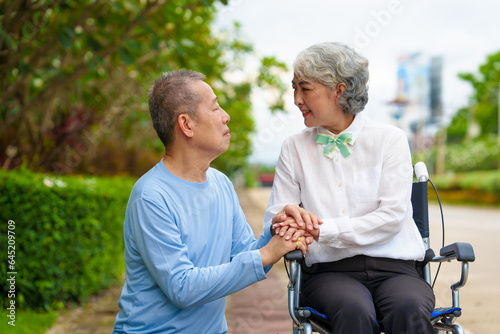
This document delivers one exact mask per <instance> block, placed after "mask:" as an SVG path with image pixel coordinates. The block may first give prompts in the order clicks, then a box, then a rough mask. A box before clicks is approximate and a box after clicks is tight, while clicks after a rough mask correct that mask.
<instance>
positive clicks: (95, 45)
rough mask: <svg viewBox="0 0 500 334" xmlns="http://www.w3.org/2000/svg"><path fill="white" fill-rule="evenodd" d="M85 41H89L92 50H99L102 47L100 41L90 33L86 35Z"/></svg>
mask: <svg viewBox="0 0 500 334" xmlns="http://www.w3.org/2000/svg"><path fill="white" fill-rule="evenodd" d="M87 42H88V43H89V46H90V48H91V49H92V51H96V52H97V51H99V50H101V49H102V46H101V43H99V41H97V40H96V39H95V38H94V37H93V36H92V35H88V36H87Z"/></svg>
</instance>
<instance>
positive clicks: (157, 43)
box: [151, 34, 160, 50]
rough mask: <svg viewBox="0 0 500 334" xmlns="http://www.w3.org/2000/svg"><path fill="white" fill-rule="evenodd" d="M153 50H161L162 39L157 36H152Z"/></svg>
mask: <svg viewBox="0 0 500 334" xmlns="http://www.w3.org/2000/svg"><path fill="white" fill-rule="evenodd" d="M151 49H153V50H159V49H160V39H159V38H158V36H157V35H156V34H152V35H151Z"/></svg>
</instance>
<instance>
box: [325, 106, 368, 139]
mask: <svg viewBox="0 0 500 334" xmlns="http://www.w3.org/2000/svg"><path fill="white" fill-rule="evenodd" d="M364 124H365V121H364V119H363V115H362V114H361V113H360V112H359V113H357V114H356V115H355V116H354V120H353V121H352V123H351V125H349V127H348V128H347V129H345V130H344V131H342V132H341V133H338V134H334V133H333V132H331V131H329V130H327V129H325V128H324V127H322V126H319V127H318V133H325V134H328V135H330V136H333V137H335V138H337V137H338V136H340V135H341V134H343V133H345V132H350V133H351V134H352V139H351V141H350V142H349V143H346V144H347V145H354V143H355V142H356V139H357V138H358V135H359V134H360V132H361V129H363V125H364Z"/></svg>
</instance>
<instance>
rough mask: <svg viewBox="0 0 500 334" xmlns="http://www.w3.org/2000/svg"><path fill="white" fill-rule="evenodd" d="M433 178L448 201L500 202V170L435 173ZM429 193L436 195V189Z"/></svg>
mask: <svg viewBox="0 0 500 334" xmlns="http://www.w3.org/2000/svg"><path fill="white" fill-rule="evenodd" d="M431 179H432V181H433V182H434V184H435V186H436V188H437V189H438V191H439V196H440V197H441V198H442V199H444V200H445V201H447V202H457V203H474V204H487V205H498V204H500V170H491V171H475V172H468V173H456V174H452V173H450V174H445V175H440V176H436V175H434V176H431ZM429 194H430V195H431V196H434V195H433V194H434V191H430V192H429Z"/></svg>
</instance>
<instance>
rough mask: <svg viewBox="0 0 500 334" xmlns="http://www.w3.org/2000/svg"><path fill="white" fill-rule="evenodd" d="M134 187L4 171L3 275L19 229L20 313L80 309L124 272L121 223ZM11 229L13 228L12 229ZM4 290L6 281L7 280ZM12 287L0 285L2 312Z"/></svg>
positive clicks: (0, 193)
mask: <svg viewBox="0 0 500 334" xmlns="http://www.w3.org/2000/svg"><path fill="white" fill-rule="evenodd" d="M133 184H134V180H131V179H125V178H88V177H87V178H85V177H77V176H70V177H55V176H48V175H43V174H33V173H31V172H29V171H20V172H17V171H9V172H6V171H3V170H0V208H1V210H0V216H1V226H2V230H1V233H0V244H1V245H5V246H2V248H4V249H2V253H3V254H4V256H3V257H2V261H0V272H1V273H2V274H4V273H7V272H9V271H12V270H10V268H8V257H7V229H8V222H9V220H12V221H14V222H15V230H14V231H15V248H16V254H15V261H16V262H15V271H16V272H17V275H16V282H15V283H16V297H15V301H16V305H17V307H19V308H30V309H35V310H36V309H43V310H49V309H54V308H60V307H62V306H64V305H65V304H66V303H72V302H74V303H81V302H84V301H86V300H87V299H88V297H89V296H90V295H92V294H94V293H96V292H98V291H100V290H102V289H104V288H107V287H109V286H110V285H111V284H113V283H116V282H117V281H118V280H119V279H120V278H121V275H122V273H123V271H124V260H123V231H122V229H123V219H124V215H125V209H126V205H127V200H128V197H129V194H130V191H131V189H132V187H133ZM11 224H12V223H11ZM4 283H5V280H4ZM7 290H8V287H7V284H1V285H0V296H1V297H0V298H1V301H2V304H3V306H6V305H7V303H9V302H10V299H7V292H8V291H7Z"/></svg>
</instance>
